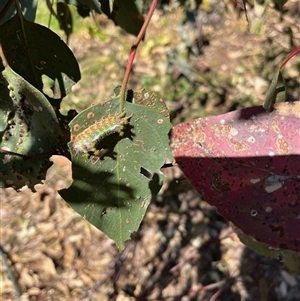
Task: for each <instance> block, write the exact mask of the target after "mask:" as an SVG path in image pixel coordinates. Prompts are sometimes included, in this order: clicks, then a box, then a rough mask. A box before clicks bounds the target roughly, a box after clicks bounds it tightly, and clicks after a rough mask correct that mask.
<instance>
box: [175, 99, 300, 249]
mask: <svg viewBox="0 0 300 301" xmlns="http://www.w3.org/2000/svg"><path fill="white" fill-rule="evenodd" d="M171 147H172V150H173V154H174V157H175V159H176V162H177V163H178V165H179V167H180V168H181V169H182V171H183V173H184V174H185V175H186V177H187V178H188V179H189V181H190V182H191V184H192V185H193V186H194V187H195V189H197V191H198V192H199V193H200V194H201V196H202V197H203V199H204V200H205V201H207V202H208V203H210V204H211V205H214V206H216V207H217V209H218V212H219V213H220V214H221V215H223V216H224V217H225V218H226V219H228V220H230V221H232V222H233V223H234V224H235V225H236V226H237V227H238V228H240V229H241V230H242V231H243V232H244V233H245V234H247V235H250V236H252V237H253V238H255V239H257V240H258V241H261V242H264V243H267V244H269V245H270V246H272V247H276V248H284V249H290V250H294V251H300V102H299V101H298V102H295V103H292V104H289V103H279V104H276V105H275V110H274V111H273V112H271V113H268V112H266V111H265V110H264V109H263V108H262V107H252V108H247V109H243V110H238V111H234V112H230V113H227V114H224V115H220V116H214V117H207V118H200V119H197V120H194V121H190V122H186V123H183V124H179V125H177V126H175V127H174V129H173V131H172V134H171Z"/></svg>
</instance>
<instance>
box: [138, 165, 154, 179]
mask: <svg viewBox="0 0 300 301" xmlns="http://www.w3.org/2000/svg"><path fill="white" fill-rule="evenodd" d="M140 174H142V175H143V176H145V177H146V178H147V179H149V180H152V178H153V174H152V173H151V172H150V171H149V170H147V169H145V168H144V167H141V169H140Z"/></svg>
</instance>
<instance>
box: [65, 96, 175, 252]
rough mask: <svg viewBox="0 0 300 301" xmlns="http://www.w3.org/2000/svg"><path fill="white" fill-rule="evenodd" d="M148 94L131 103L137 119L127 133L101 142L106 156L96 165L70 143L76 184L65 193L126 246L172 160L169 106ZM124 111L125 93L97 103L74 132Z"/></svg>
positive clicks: (81, 116) (127, 106) (79, 120)
mask: <svg viewBox="0 0 300 301" xmlns="http://www.w3.org/2000/svg"><path fill="white" fill-rule="evenodd" d="M143 92H144V94H143V93H141V94H140V95H142V94H143V95H144V98H143V97H140V98H139V99H136V98H133V100H132V103H129V102H126V104H125V112H126V116H131V118H130V123H129V124H128V125H127V126H126V128H125V129H124V136H122V137H120V136H119V135H118V134H112V135H110V136H108V137H106V138H104V139H103V140H102V141H101V142H100V144H99V149H101V151H104V152H103V153H102V155H103V156H102V157H101V159H99V160H98V161H97V162H96V163H95V162H93V160H92V158H87V157H85V156H83V154H82V153H78V154H76V152H75V151H74V150H73V147H72V142H70V143H69V146H70V149H71V155H72V171H73V180H74V182H73V184H72V186H71V187H70V188H69V189H68V190H63V191H61V192H60V194H61V195H62V197H63V198H64V199H65V200H66V201H67V202H68V203H69V204H70V205H71V206H72V207H73V208H74V209H75V210H76V211H77V212H79V213H80V214H81V215H82V216H84V217H85V218H86V219H87V220H88V221H89V222H91V223H92V224H93V225H95V226H96V227H97V228H98V229H100V230H101V231H103V232H104V233H106V234H107V235H108V236H109V237H110V238H112V239H113V240H114V241H115V242H116V244H117V246H118V247H119V248H120V249H123V243H124V241H125V240H127V239H129V238H130V235H131V233H132V232H134V231H136V230H137V229H138V227H139V225H140V223H141V221H142V219H143V217H144V215H145V212H146V210H147V207H148V205H149V203H150V200H151V197H152V196H154V195H156V194H157V193H158V191H159V189H160V188H161V185H162V181H163V175H162V174H161V173H160V167H161V166H162V165H163V164H164V163H165V160H166V159H167V158H169V159H171V158H172V154H171V152H170V149H169V139H168V132H169V131H170V129H171V124H170V122H169V119H168V118H166V117H165V116H166V115H167V114H165V115H162V114H161V111H164V112H166V111H165V110H166V107H165V105H164V104H163V102H161V100H160V99H158V98H157V97H156V96H155V95H153V94H150V93H149V92H146V91H143ZM146 97H147V98H148V102H147V100H146ZM155 103H156V104H155ZM118 110H119V96H117V97H115V98H112V99H111V100H110V101H109V102H106V103H104V104H99V105H95V106H92V107H90V108H88V109H86V110H85V111H83V112H82V113H81V114H79V115H77V116H76V117H75V118H74V120H73V121H72V122H71V123H70V128H71V132H72V134H73V135H74V134H75V133H76V134H78V133H79V132H80V131H79V132H78V131H75V130H76V129H78V128H80V127H82V130H84V129H85V128H86V127H88V126H90V125H92V124H94V122H95V121H99V120H100V119H101V118H104V117H105V116H108V115H111V114H115V113H118ZM105 151H106V152H105Z"/></svg>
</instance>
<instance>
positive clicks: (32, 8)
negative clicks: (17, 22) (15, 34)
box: [0, 0, 37, 25]
mask: <svg viewBox="0 0 300 301" xmlns="http://www.w3.org/2000/svg"><path fill="white" fill-rule="evenodd" d="M8 1H9V0H4V1H3V0H2V1H1V2H0V12H1V11H2V10H3V8H4V6H5V5H6V4H7V2H8ZM18 2H19V5H20V7H21V10H22V13H23V15H24V17H25V19H26V20H28V21H31V22H33V21H34V20H35V15H36V9H37V0H19V1H18ZM15 13H16V9H15V5H14V4H12V5H11V6H10V8H9V9H8V11H7V12H6V14H5V15H4V17H3V18H2V19H1V20H0V25H1V24H3V23H5V22H6V21H7V20H9V19H10V18H11V17H12V16H14V15H15Z"/></svg>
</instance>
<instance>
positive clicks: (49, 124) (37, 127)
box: [0, 66, 62, 189]
mask: <svg viewBox="0 0 300 301" xmlns="http://www.w3.org/2000/svg"><path fill="white" fill-rule="evenodd" d="M2 75H3V78H4V79H5V81H6V85H4V82H3V84H1V85H0V100H1V103H0V116H1V120H3V121H2V122H1V128H0V137H1V140H0V148H1V150H2V151H1V153H0V160H1V163H2V164H1V165H0V187H10V186H12V187H14V188H15V189H19V188H21V187H23V186H24V185H28V186H29V187H30V188H33V186H34V185H35V184H37V183H40V181H41V179H44V178H45V175H46V171H47V169H48V168H49V166H50V165H51V163H50V162H49V160H48V158H49V157H50V155H51V153H52V152H53V151H54V150H55V149H56V148H57V147H58V146H59V144H60V141H61V139H62V133H61V130H60V127H59V123H58V120H57V118H56V115H55V112H54V110H53V108H52V106H51V105H50V104H49V102H48V100H47V98H46V97H45V96H44V95H43V93H41V92H40V91H39V90H37V89H36V88H35V87H34V86H32V85H30V84H29V83H28V82H26V81H25V80H24V79H23V78H22V77H21V76H19V75H18V74H17V73H15V72H14V71H13V70H12V69H11V68H10V67H9V66H6V67H5V69H4V70H3V71H2ZM3 151H4V153H3ZM5 151H6V153H5ZM9 152H14V153H17V154H21V155H23V158H21V157H19V156H15V155H11V154H10V153H9ZM47 154H48V155H47ZM24 159H25V160H24Z"/></svg>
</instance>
